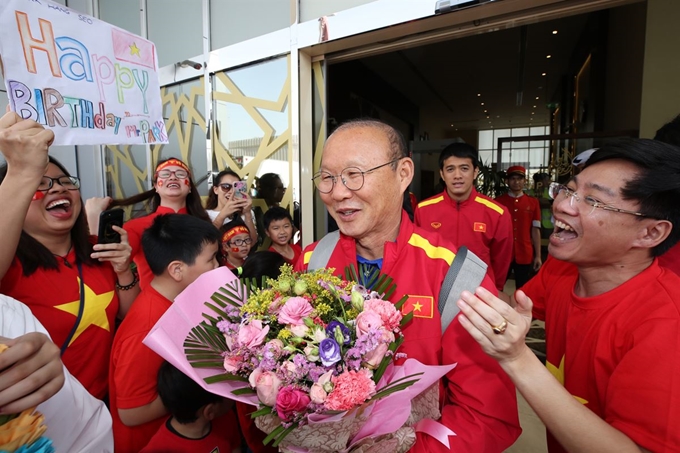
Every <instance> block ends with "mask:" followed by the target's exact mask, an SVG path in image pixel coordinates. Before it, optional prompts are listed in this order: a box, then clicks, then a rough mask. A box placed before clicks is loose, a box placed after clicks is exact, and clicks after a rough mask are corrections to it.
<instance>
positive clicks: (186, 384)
mask: <svg viewBox="0 0 680 453" xmlns="http://www.w3.org/2000/svg"><path fill="white" fill-rule="evenodd" d="M157 391H158V396H160V398H161V401H162V402H163V406H165V408H166V409H167V410H168V412H170V414H172V416H173V417H175V420H177V421H178V422H179V423H181V424H186V423H193V422H195V421H196V420H198V411H199V410H200V409H201V408H202V407H203V406H206V405H208V404H211V403H219V402H220V401H222V397H221V396H219V395H215V394H214V393H210V392H209V391H207V390H206V389H204V388H203V387H201V386H200V385H198V384H197V383H196V382H194V381H193V380H192V379H191V378H190V377H189V376H187V375H186V374H184V373H182V372H181V371H180V370H178V369H177V368H175V367H174V366H172V365H171V364H170V363H169V362H163V364H162V365H161V367H160V369H159V370H158V384H157Z"/></svg>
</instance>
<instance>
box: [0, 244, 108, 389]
mask: <svg viewBox="0 0 680 453" xmlns="http://www.w3.org/2000/svg"><path fill="white" fill-rule="evenodd" d="M66 260H67V261H68V262H69V263H70V264H71V267H68V266H66V265H65V264H64V261H63V260H62V259H61V258H57V262H58V263H59V269H58V270H44V269H40V268H38V269H37V270H36V271H35V272H34V273H33V274H32V275H31V276H30V277H26V276H24V272H23V268H22V266H21V263H20V262H19V260H18V258H16V257H15V258H14V259H13V260H12V264H11V265H10V268H9V269H8V271H7V273H6V274H5V276H4V278H3V279H2V284H1V285H0V288H1V291H2V293H3V294H6V295H8V296H10V297H13V298H14V299H16V300H19V301H21V302H23V303H25V304H26V305H28V307H29V308H30V309H31V311H32V312H33V314H34V315H35V317H36V318H38V320H39V321H40V322H41V323H42V324H43V325H44V326H45V328H46V329H47V331H48V332H49V333H50V336H51V337H52V341H54V343H55V344H56V345H57V346H59V347H61V346H62V345H63V344H64V342H65V341H66V339H67V338H68V335H69V333H70V332H71V330H72V329H73V326H74V325H75V323H76V320H77V318H78V310H79V307H80V276H79V275H78V266H76V264H75V262H76V252H75V250H71V251H70V252H69V254H68V255H66ZM82 270H83V275H82V280H83V289H84V292H85V299H84V302H85V306H84V311H83V316H82V318H81V321H80V324H79V326H78V329H77V330H76V332H75V334H74V336H73V338H72V339H71V342H70V345H69V346H68V348H67V349H66V352H65V353H64V355H63V356H62V361H63V362H64V365H66V368H68V370H69V371H70V372H71V374H72V375H73V376H75V378H76V379H78V381H80V383H81V384H83V387H85V388H86V389H87V390H88V391H89V392H90V393H91V394H92V395H93V396H95V397H97V398H100V399H102V398H104V397H105V396H106V393H107V392H108V373H109V355H110V354H111V344H112V342H113V333H114V328H115V322H116V315H117V314H118V295H117V293H116V290H115V282H116V274H115V272H114V271H113V268H112V267H111V265H110V264H108V263H102V264H95V265H94V266H82Z"/></svg>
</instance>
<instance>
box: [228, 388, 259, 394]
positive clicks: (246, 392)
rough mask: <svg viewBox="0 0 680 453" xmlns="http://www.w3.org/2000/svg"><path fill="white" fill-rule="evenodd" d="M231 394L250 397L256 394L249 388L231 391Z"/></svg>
mask: <svg viewBox="0 0 680 453" xmlns="http://www.w3.org/2000/svg"><path fill="white" fill-rule="evenodd" d="M231 393H232V394H234V395H252V394H254V393H256V392H255V390H253V389H251V388H250V387H243V388H242V389H236V390H232V391H231Z"/></svg>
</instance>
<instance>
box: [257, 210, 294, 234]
mask: <svg viewBox="0 0 680 453" xmlns="http://www.w3.org/2000/svg"><path fill="white" fill-rule="evenodd" d="M283 219H288V220H290V224H291V226H292V225H293V217H291V215H290V212H288V210H287V209H285V208H282V207H280V206H275V207H273V208H269V209H268V210H267V212H265V213H264V215H263V216H262V223H264V229H265V230H268V229H269V225H270V224H271V223H272V222H273V221H274V220H283Z"/></svg>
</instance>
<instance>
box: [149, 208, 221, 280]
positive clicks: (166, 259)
mask: <svg viewBox="0 0 680 453" xmlns="http://www.w3.org/2000/svg"><path fill="white" fill-rule="evenodd" d="M219 240H220V233H219V231H218V230H217V228H215V226H214V225H213V224H212V223H210V222H208V221H205V220H202V219H199V218H197V217H194V216H191V215H186V214H163V215H159V216H157V217H156V218H155V219H154V220H153V223H152V224H151V226H150V227H149V228H147V229H146V231H144V234H142V249H143V250H144V256H145V257H146V261H147V262H148V263H149V268H151V272H153V274H154V275H162V274H163V272H165V270H166V269H167V267H168V265H169V264H170V263H172V262H173V261H182V262H183V263H186V264H188V265H189V266H191V265H193V264H194V263H195V262H196V258H197V257H198V255H200V254H201V252H202V251H203V247H205V245H206V244H217V243H219Z"/></svg>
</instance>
